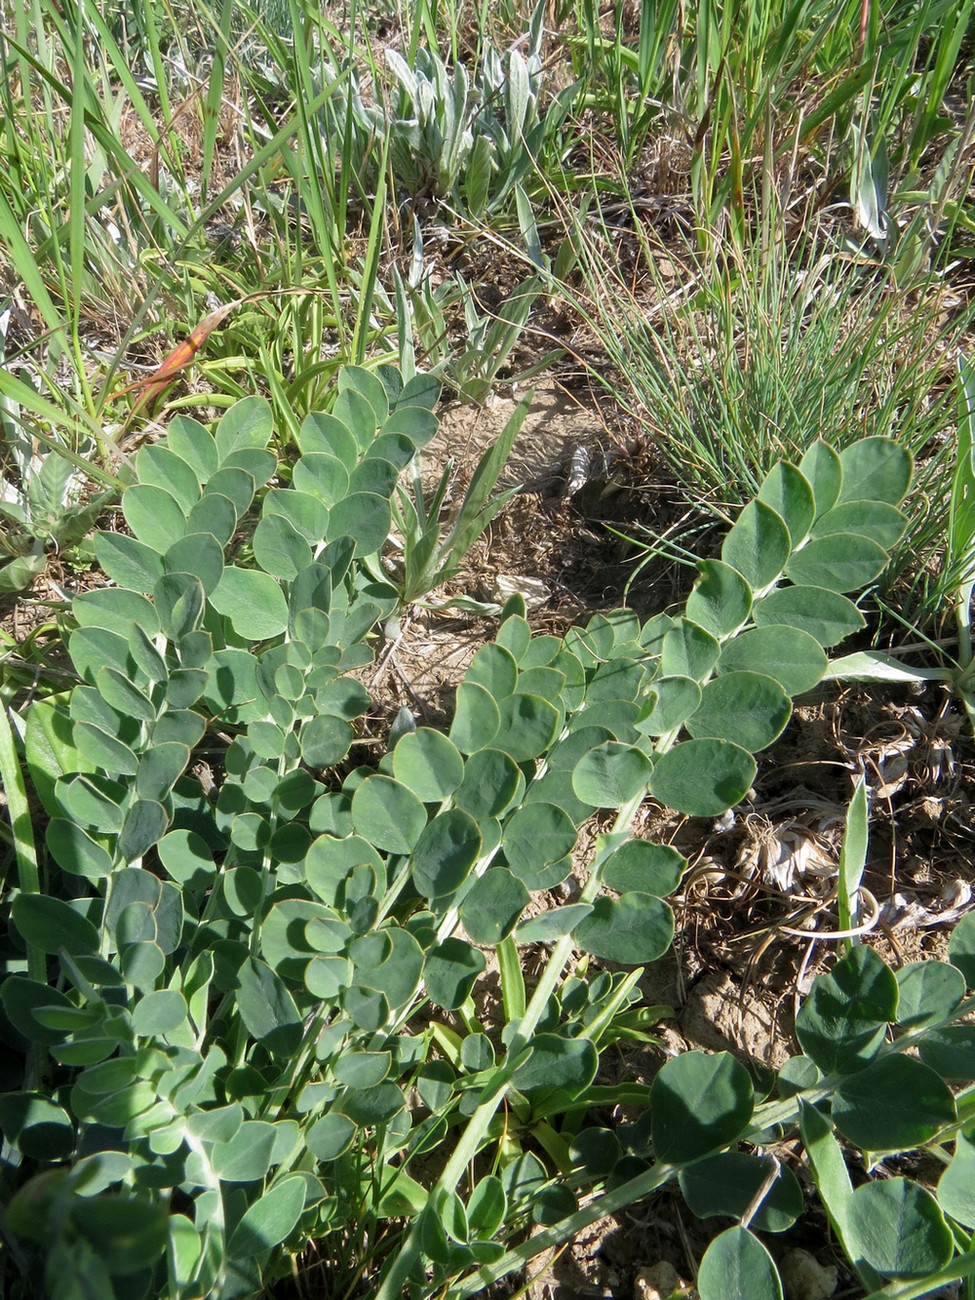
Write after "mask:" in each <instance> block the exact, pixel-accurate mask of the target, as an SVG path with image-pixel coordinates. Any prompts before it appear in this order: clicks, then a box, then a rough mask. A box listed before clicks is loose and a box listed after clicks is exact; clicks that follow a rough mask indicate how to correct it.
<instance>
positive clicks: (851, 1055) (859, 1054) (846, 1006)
mask: <svg viewBox="0 0 975 1300" xmlns="http://www.w3.org/2000/svg"><path fill="white" fill-rule="evenodd" d="M896 1015H897V980H896V979H895V978H894V973H893V971H891V970H890V969H889V967H887V966H886V965H885V964H884V962H883V961H882V960H881V959H880V958H879V957H878V956H877V954H876V953H875V952H874V951H873V949H871V948H867V947H865V946H864V945H860V946H858V947H856V948H854V949H853V951H852V952H850V953H849V954H848V955H847V956H846V957H844V958H842V960H841V961H838V962H837V963H836V965H835V966H834V967H833V969H832V970H831V971H830V972H829V973H828V974H825V975H820V976H818V977H817V978H816V980H815V982H814V983H813V986H812V989H811V991H810V993H809V996H808V997H807V998H806V1000H805V1002H804V1003H803V1004H802V1007H801V1008H800V1011H799V1014H798V1016H797V1017H796V1037H797V1038H798V1040H799V1045H800V1046H801V1048H802V1050H803V1052H804V1053H805V1054H806V1056H808V1057H810V1058H811V1059H812V1060H813V1061H815V1062H816V1064H817V1065H818V1066H819V1068H820V1069H821V1070H822V1071H823V1073H824V1074H834V1073H849V1072H851V1071H854V1070H861V1069H863V1067H864V1066H865V1065H868V1064H869V1063H870V1061H871V1060H873V1058H874V1057H875V1056H876V1054H877V1052H878V1051H879V1050H880V1047H881V1045H882V1043H883V1041H884V1038H885V1037H886V1032H887V1024H888V1022H889V1021H891V1020H893V1019H894V1018H895V1017H896Z"/></svg>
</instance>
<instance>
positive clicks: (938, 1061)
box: [918, 1024, 975, 1083]
mask: <svg viewBox="0 0 975 1300" xmlns="http://www.w3.org/2000/svg"><path fill="white" fill-rule="evenodd" d="M918 1050H919V1052H920V1054H921V1060H922V1061H923V1062H924V1064H925V1065H929V1066H930V1067H931V1069H932V1070H934V1071H936V1073H937V1074H939V1075H940V1076H941V1078H942V1079H951V1080H952V1081H955V1080H957V1081H958V1082H959V1083H970V1082H971V1081H972V1080H975V1025H972V1024H965V1025H945V1026H943V1027H940V1028H932V1029H928V1031H927V1032H926V1033H925V1035H924V1037H923V1038H922V1039H921V1042H920V1045H919V1048H918Z"/></svg>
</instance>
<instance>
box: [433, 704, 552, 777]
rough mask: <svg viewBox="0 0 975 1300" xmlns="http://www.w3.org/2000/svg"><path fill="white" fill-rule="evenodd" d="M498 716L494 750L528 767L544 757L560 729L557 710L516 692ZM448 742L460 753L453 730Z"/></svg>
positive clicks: (503, 705)
mask: <svg viewBox="0 0 975 1300" xmlns="http://www.w3.org/2000/svg"><path fill="white" fill-rule="evenodd" d="M458 694H459V688H458ZM499 715H500V723H499V725H498V734H497V748H498V749H503V750H504V752H505V753H506V754H510V755H511V757H512V758H513V759H514V760H515V762H516V763H527V762H528V761H529V760H530V759H533V758H538V756H539V755H540V754H543V753H544V752H545V750H546V749H548V747H549V745H551V743H552V741H553V740H554V739H555V736H556V733H557V731H558V728H559V720H560V714H559V711H558V709H556V708H555V706H554V705H552V704H550V703H549V702H548V700H543V699H542V698H541V696H539V695H523V694H522V693H521V692H520V691H516V692H515V694H514V695H509V696H508V697H507V699H505V700H502V701H501V706H500V709H499ZM451 739H453V740H454V741H455V743H456V744H457V745H458V748H459V749H463V748H464V746H462V745H460V743H459V742H458V741H457V740H456V738H455V737H454V734H453V728H451ZM490 739H491V740H493V739H494V737H493V736H492V737H491V738H490ZM478 748H480V746H478Z"/></svg>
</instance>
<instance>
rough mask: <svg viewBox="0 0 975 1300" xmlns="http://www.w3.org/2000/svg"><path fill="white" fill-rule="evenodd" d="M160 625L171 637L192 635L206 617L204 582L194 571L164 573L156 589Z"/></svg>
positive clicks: (180, 639)
mask: <svg viewBox="0 0 975 1300" xmlns="http://www.w3.org/2000/svg"><path fill="white" fill-rule="evenodd" d="M153 599H154V600H155V602H156V612H157V614H158V615H159V626H160V627H161V628H162V630H163V632H165V634H166V636H167V637H168V638H169V640H170V641H176V642H181V641H182V640H183V638H184V637H187V636H190V635H192V633H193V632H194V631H195V630H196V629H197V627H198V625H199V623H200V620H201V619H202V618H203V611H204V609H205V608H206V596H205V593H204V591H203V583H202V582H200V580H199V578H197V577H195V576H194V575H193V574H191V573H164V574H163V576H162V577H161V578H160V579H159V581H158V582H157V583H156V585H155V587H154V589H153Z"/></svg>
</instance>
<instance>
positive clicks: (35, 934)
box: [11, 894, 101, 956]
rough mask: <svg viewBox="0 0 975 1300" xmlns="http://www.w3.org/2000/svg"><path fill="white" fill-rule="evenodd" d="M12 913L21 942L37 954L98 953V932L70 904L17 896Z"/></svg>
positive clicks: (48, 897)
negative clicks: (60, 951)
mask: <svg viewBox="0 0 975 1300" xmlns="http://www.w3.org/2000/svg"><path fill="white" fill-rule="evenodd" d="M11 912H12V915H13V919H14V924H15V925H16V927H17V929H18V930H19V931H20V934H21V936H22V938H23V939H24V940H25V941H26V942H27V943H28V944H31V945H32V946H33V947H34V948H36V949H37V950H38V951H39V952H47V953H57V952H58V951H59V950H60V949H61V948H63V949H64V950H65V952H68V953H70V954H71V955H72V956H77V955H79V954H83V953H97V952H98V951H99V948H100V946H101V945H100V940H99V937H98V931H97V929H96V928H95V926H94V925H92V923H91V921H89V920H88V918H87V917H85V916H82V915H81V913H80V912H76V911H75V909H74V908H73V907H71V906H70V904H68V903H66V902H64V901H63V900H62V899H60V898H54V897H53V896H51V895H49V894H18V895H17V896H16V897H15V898H14V901H13V906H12V908H11Z"/></svg>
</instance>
